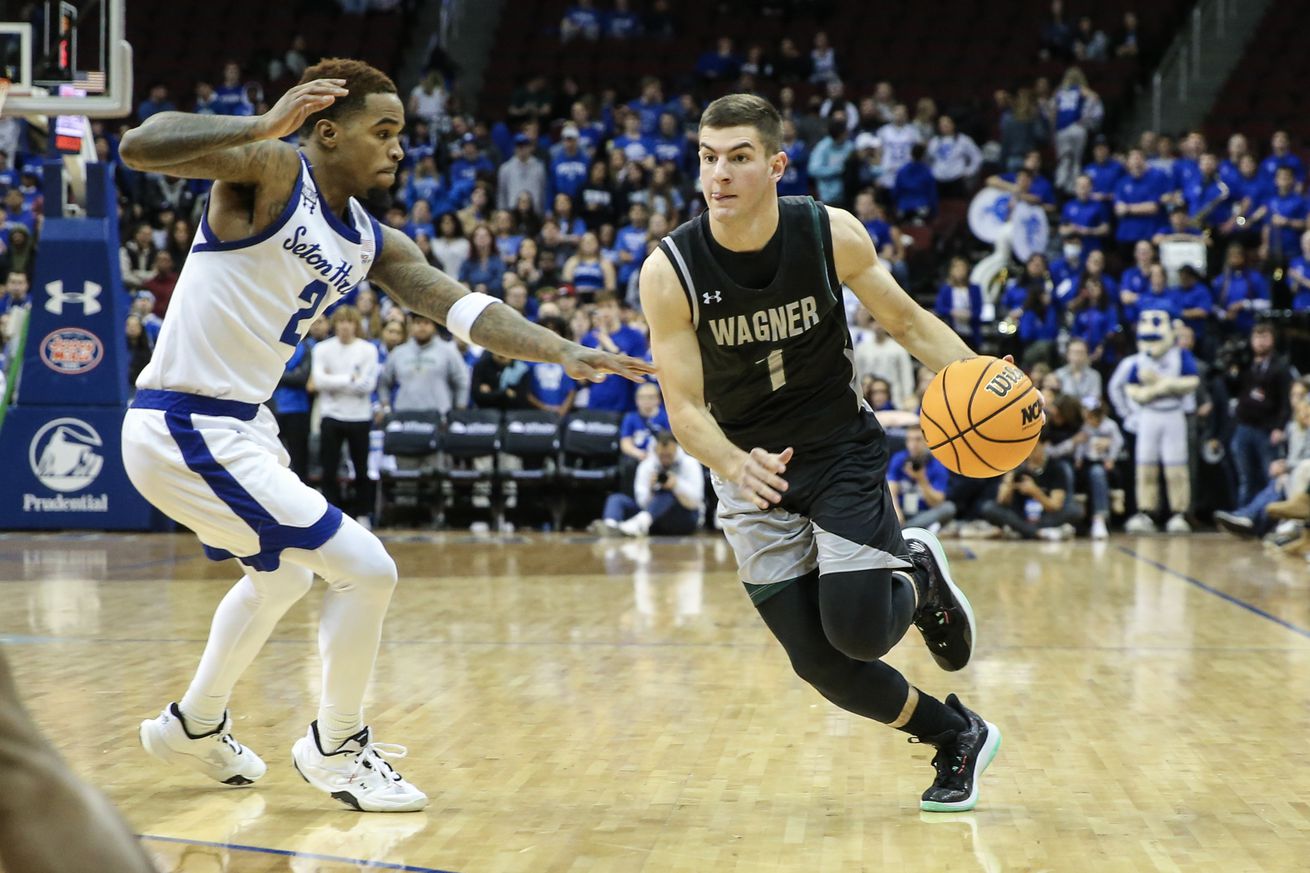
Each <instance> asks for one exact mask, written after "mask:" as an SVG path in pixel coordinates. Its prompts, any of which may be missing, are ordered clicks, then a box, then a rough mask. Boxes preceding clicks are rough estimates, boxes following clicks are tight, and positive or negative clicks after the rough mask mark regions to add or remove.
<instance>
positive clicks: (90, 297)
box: [45, 279, 101, 315]
mask: <svg viewBox="0 0 1310 873" xmlns="http://www.w3.org/2000/svg"><path fill="white" fill-rule="evenodd" d="M45 290H46V293H47V294H49V295H50V299H49V300H47V301H46V302H45V311H46V312H50V313H53V314H55V315H63V313H64V304H65V303H80V304H82V314H83V315H95V314H96V313H97V312H99V311H100V308H101V307H100V301H99V300H98V299H97V298H98V297H99V296H100V286H99V285H97V284H96V283H95V282H89V281H88V282H83V283H82V290H81V291H65V290H64V283H63V281H62V280H58V279H57V280H55V281H54V282H47V283H46V286H45Z"/></svg>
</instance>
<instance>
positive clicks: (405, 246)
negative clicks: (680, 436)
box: [368, 227, 655, 382]
mask: <svg viewBox="0 0 1310 873" xmlns="http://www.w3.org/2000/svg"><path fill="white" fill-rule="evenodd" d="M382 239H383V242H382V254H381V256H380V257H379V258H378V260H377V263H375V264H374V265H373V269H372V270H370V271H369V274H368V278H369V280H370V281H376V282H377V283H378V284H379V285H381V286H382V287H383V288H385V289H386V290H387V293H388V294H390V295H391V297H392V299H394V300H396V301H397V302H399V303H400V304H401V305H402V306H404V307H405V308H407V309H412V310H413V311H415V312H418V313H420V314H422V315H426V316H428V317H429V318H432V319H434V320H436V321H437V322H438V323H439V324H444V325H446V326H448V327H449V326H451V324H450V321H451V319H450V310H451V307H452V306H454V305H455V304H456V302H458V301H459V300H461V299H462V298H465V297H468V296H469V294H470V292H469V290H468V289H467V288H465V287H464V286H463V285H461V284H460V283H459V282H457V281H455V280H454V279H452V278H450V277H449V276H447V275H446V274H445V273H443V272H441V271H440V270H438V269H437V268H436V267H434V266H432V265H431V264H429V263H428V262H427V259H426V258H424V257H423V253H422V252H420V251H419V248H418V246H416V245H414V242H413V240H411V239H410V238H409V237H407V236H405V234H403V233H401V232H400V231H398V230H396V229H394V228H390V227H384V228H382ZM468 338H469V339H470V340H472V341H473V342H474V343H476V344H477V345H480V346H482V347H483V348H484V349H490V350H491V351H493V352H496V353H497V354H500V355H504V356H506V357H509V358H518V359H519V360H521V361H542V362H545V363H551V364H562V365H563V366H564V369H565V371H566V372H567V373H568V374H569V375H570V376H572V377H573V378H574V379H586V380H588V381H591V382H599V381H601V380H602V379H604V378H605V376H606V375H607V374H609V373H615V374H617V375H619V376H622V377H623V378H625V379H630V380H632V381H633V382H641V381H643V380H644V378H645V376H646V374H647V373H653V372H655V368H654V367H653V366H652V365H650V364H648V363H646V362H645V361H641V360H638V359H637V358H633V357H629V356H628V355H613V354H610V353H609V352H603V351H600V350H599V349H589V348H585V347H583V346H580V345H578V344H577V343H574V342H569V341H568V340H566V339H563V338H562V337H560V336H557V335H556V334H554V333H552V332H551V331H549V330H546V329H545V328H544V327H541V326H540V325H536V324H533V323H532V322H530V321H528V320H527V319H525V318H524V317H523V316H521V315H519V314H518V313H517V312H515V311H514V310H513V309H512V308H510V307H508V306H505V305H503V304H497V305H490V306H487V307H486V308H485V309H483V310H482V311H481V313H480V314H479V315H478V316H477V318H476V320H474V321H473V324H472V326H471V327H470V329H469V337H468Z"/></svg>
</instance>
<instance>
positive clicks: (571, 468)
mask: <svg viewBox="0 0 1310 873" xmlns="http://www.w3.org/2000/svg"><path fill="white" fill-rule="evenodd" d="M622 419H623V416H622V415H621V414H620V413H618V412H599V411H592V410H587V409H580V410H578V411H577V412H574V413H572V414H570V415H569V416H568V418H566V419H564V424H563V425H562V426H561V429H560V453H559V479H560V484H561V486H562V487H561V489H560V491H561V495H562V496H563V497H564V498H565V500H567V501H569V502H570V503H573V502H575V501H576V500H577V498H580V497H584V498H587V504H588V507H589V510H592V511H591V515H590V517H591V518H596V517H597V516H598V515H599V514H600V512H599V507H597V506H595V505H594V504H596V503H597V502H599V503H600V504H601V505H602V506H603V504H604V501H605V497H606V496H608V495H609V494H610V493H611V492H614V491H617V490H618V488H619V483H620V476H619V424H620V422H621V421H622ZM596 495H599V501H597V500H596V499H595V497H596ZM568 508H572V506H569V507H568Z"/></svg>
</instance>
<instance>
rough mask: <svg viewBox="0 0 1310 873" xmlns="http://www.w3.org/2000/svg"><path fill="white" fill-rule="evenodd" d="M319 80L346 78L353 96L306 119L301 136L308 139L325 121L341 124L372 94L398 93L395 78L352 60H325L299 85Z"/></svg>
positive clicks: (338, 100)
mask: <svg viewBox="0 0 1310 873" xmlns="http://www.w3.org/2000/svg"><path fill="white" fill-rule="evenodd" d="M315 79H345V80H346V84H345V86H344V87H345V89H346V90H347V91H349V92H350V93H349V94H347V95H346V96H345V97H339V98H337V99H336V100H334V101H333V102H332V105H331V106H329V107H328V108H326V109H323V110H321V111H319V112H315V113H314V114H313V115H311V116H309V117H308V118H306V119H305V123H304V124H302V125H301V126H300V135H301V136H308V135H309V133H310V131H312V130H313V129H314V125H315V124H317V123H318V122H319V120H321V119H324V118H326V119H328V120H330V121H337V122H339V121H340V120H341V119H342V118H344V117H345V116H347V115H350V114H352V113H355V112H359V111H360V110H361V109H363V108H364V101H365V99H366V98H367V97H368V95H370V94H396V93H398V92H397V91H396V83H395V82H393V81H391V77H390V76H388V75H387V74H386V73H384V72H382V71H381V70H379V69H378V68H377V67H375V66H373V65H371V64H366V63H364V62H363V61H356V60H352V59H350V58H324V59H323V60H321V61H319V62H318V63H317V64H314V65H313V66H312V67H308V68H306V69H305V72H304V73H303V74H302V75H301V76H300V82H299V84H301V85H303V84H305V83H306V82H312V81H314V80H315Z"/></svg>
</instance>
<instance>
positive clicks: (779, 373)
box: [755, 349, 787, 391]
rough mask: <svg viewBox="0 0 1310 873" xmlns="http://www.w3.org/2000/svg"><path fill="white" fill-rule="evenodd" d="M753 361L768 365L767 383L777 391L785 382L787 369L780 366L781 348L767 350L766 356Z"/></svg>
mask: <svg viewBox="0 0 1310 873" xmlns="http://www.w3.org/2000/svg"><path fill="white" fill-rule="evenodd" d="M755 363H757V364H768V365H769V384H770V385H771V386H772V390H774V391H777V390H778V389H779V388H781V387H782V386H783V385H786V384H787V371H786V370H785V369H783V366H782V349H774V350H773V351H771V352H769V356H768V357H767V358H765V359H764V360H762V361H756V362H755Z"/></svg>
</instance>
